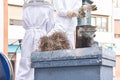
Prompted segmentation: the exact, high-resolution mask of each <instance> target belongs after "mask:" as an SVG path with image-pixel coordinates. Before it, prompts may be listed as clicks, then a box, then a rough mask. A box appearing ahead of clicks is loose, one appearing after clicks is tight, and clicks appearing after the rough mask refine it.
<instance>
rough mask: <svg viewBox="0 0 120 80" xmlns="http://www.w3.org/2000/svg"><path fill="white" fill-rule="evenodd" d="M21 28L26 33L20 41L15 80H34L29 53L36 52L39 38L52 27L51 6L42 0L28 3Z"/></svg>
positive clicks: (24, 10) (25, 6)
mask: <svg viewBox="0 0 120 80" xmlns="http://www.w3.org/2000/svg"><path fill="white" fill-rule="evenodd" d="M23 26H24V28H25V30H26V33H25V36H24V39H23V41H22V52H21V60H20V64H19V68H18V72H17V74H16V80H34V69H33V68H31V60H30V59H31V53H32V52H33V51H37V50H38V46H39V40H40V37H43V36H46V35H47V33H48V32H49V31H50V30H51V29H52V27H53V26H54V22H53V8H52V6H51V5H50V4H49V3H48V2H45V1H43V0H37V1H30V2H29V3H27V4H25V5H24V9H23Z"/></svg>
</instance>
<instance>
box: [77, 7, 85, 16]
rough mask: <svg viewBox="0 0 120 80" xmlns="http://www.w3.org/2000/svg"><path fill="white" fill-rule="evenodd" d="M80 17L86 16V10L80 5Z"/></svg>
mask: <svg viewBox="0 0 120 80" xmlns="http://www.w3.org/2000/svg"><path fill="white" fill-rule="evenodd" d="M78 17H81V18H83V17H85V12H84V8H83V6H82V7H80V8H79V10H78Z"/></svg>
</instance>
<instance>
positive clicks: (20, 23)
mask: <svg viewBox="0 0 120 80" xmlns="http://www.w3.org/2000/svg"><path fill="white" fill-rule="evenodd" d="M10 25H17V26H22V20H16V19H10Z"/></svg>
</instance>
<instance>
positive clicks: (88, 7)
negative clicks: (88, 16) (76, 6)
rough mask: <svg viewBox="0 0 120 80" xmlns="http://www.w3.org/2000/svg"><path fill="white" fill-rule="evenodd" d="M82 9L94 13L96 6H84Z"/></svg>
mask: <svg viewBox="0 0 120 80" xmlns="http://www.w3.org/2000/svg"><path fill="white" fill-rule="evenodd" d="M83 9H84V11H85V10H90V11H95V10H97V6H96V5H84V6H83Z"/></svg>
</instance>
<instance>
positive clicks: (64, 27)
mask: <svg viewBox="0 0 120 80" xmlns="http://www.w3.org/2000/svg"><path fill="white" fill-rule="evenodd" d="M53 5H54V7H55V10H56V22H55V28H54V30H52V32H50V33H49V34H51V33H53V32H54V31H64V32H66V34H67V37H68V39H69V41H70V46H71V48H72V49H74V48H75V34H74V33H75V29H76V26H77V14H78V9H79V8H80V7H81V6H82V0H53Z"/></svg>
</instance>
